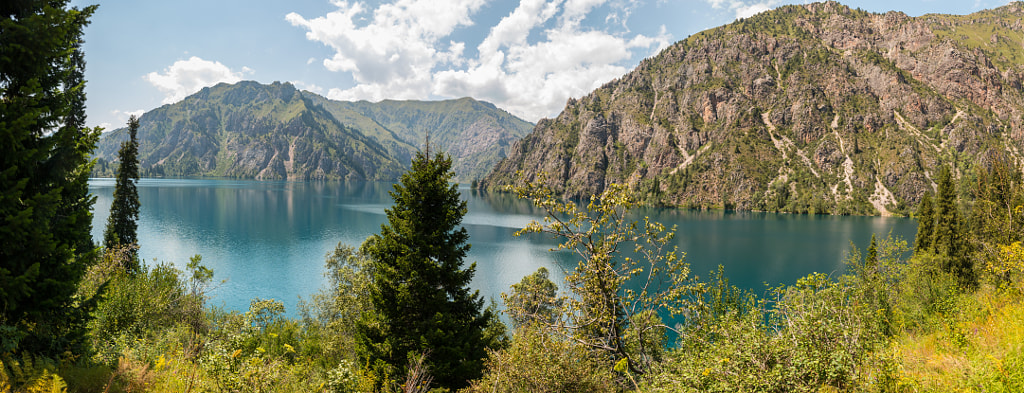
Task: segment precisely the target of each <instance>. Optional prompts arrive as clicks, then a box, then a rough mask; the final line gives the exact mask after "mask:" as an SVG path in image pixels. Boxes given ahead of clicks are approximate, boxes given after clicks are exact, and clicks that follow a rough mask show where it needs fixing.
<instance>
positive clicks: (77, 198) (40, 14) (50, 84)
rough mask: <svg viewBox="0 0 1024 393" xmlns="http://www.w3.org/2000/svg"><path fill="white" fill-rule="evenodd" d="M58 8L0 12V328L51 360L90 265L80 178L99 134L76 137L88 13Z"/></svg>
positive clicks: (74, 313) (41, 4) (13, 7)
mask: <svg viewBox="0 0 1024 393" xmlns="http://www.w3.org/2000/svg"><path fill="white" fill-rule="evenodd" d="M67 3H68V2H67V1H66V0H63V1H62V0H56V1H36V0H26V1H5V2H3V3H0V137H2V140H3V142H0V239H3V240H2V241H3V244H2V246H0V261H3V263H2V265H0V325H15V328H17V329H19V330H23V331H25V332H26V333H27V336H25V337H26V338H25V340H24V341H22V342H21V347H22V348H23V349H28V350H34V351H44V352H51V353H59V351H62V350H63V349H65V348H66V346H67V345H68V344H69V342H68V341H67V340H72V341H73V340H75V337H74V335H75V334H78V333H81V331H82V330H81V321H82V317H84V316H83V315H82V312H81V309H80V308H79V307H77V306H76V305H75V302H74V301H73V299H72V296H73V295H74V293H75V290H76V288H77V285H78V282H79V281H80V280H81V277H82V275H83V274H84V272H85V269H86V267H87V266H88V265H89V264H90V263H91V261H92V260H94V258H95V245H94V244H93V241H92V235H91V232H92V230H91V229H92V211H91V210H92V204H93V202H94V201H95V199H94V198H93V197H91V196H90V195H89V188H88V176H89V171H90V169H91V167H92V163H91V161H90V160H89V154H90V152H91V151H92V149H93V148H94V147H95V146H96V141H97V140H98V138H99V133H100V131H99V130H98V129H93V128H86V127H85V80H84V71H85V60H84V55H83V53H82V48H81V44H82V30H83V28H84V27H85V26H86V25H87V24H88V18H89V16H90V15H92V13H93V12H94V11H95V6H91V7H86V8H84V9H77V8H67V5H68V4H67ZM30 326H31V329H30V328H29V327H30ZM8 344H9V343H8Z"/></svg>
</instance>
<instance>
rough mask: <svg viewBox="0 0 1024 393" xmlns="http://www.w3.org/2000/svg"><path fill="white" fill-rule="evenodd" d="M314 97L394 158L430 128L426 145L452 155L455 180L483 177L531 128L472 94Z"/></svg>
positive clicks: (409, 150) (420, 143) (418, 143)
mask: <svg viewBox="0 0 1024 393" xmlns="http://www.w3.org/2000/svg"><path fill="white" fill-rule="evenodd" d="M321 98H322V97H321ZM318 102H320V103H321V104H322V105H323V106H324V108H325V109H327V111H329V112H331V113H332V114H334V115H335V117H337V118H338V119H339V120H341V121H342V122H346V120H348V121H351V122H352V123H347V122H346V124H358V126H357V127H358V128H359V129H360V130H363V132H364V133H366V134H367V135H370V136H372V137H374V138H375V139H377V141H378V142H380V143H381V145H383V146H385V147H388V148H389V151H392V153H393V154H395V156H396V157H403V158H404V157H407V156H410V155H411V154H412V153H413V152H414V151H415V149H416V148H418V147H422V146H423V143H424V140H425V136H426V134H427V133H428V132H429V133H430V144H431V148H436V149H439V150H442V151H445V152H447V153H448V154H451V156H452V160H453V164H454V165H453V167H454V168H453V169H454V170H455V174H456V177H457V179H456V180H460V181H470V180H475V179H480V178H483V177H484V176H485V175H486V174H487V173H488V172H489V171H490V169H491V168H493V167H494V165H495V164H497V163H498V161H499V160H500V159H502V158H504V157H505V155H506V153H507V150H508V148H510V147H511V146H512V144H513V143H514V142H515V141H517V140H519V139H520V138H522V137H523V136H526V134H528V133H529V132H530V131H531V130H532V129H533V124H531V123H529V122H526V121H524V120H522V119H519V118H517V117H515V116H513V115H512V114H510V113H508V112H505V111H504V110H501V109H498V108H497V107H495V106H494V105H492V104H490V103H486V102H481V101H477V100H474V99H472V98H461V99H457V100H447V101H392V100H384V101H381V102H379V103H371V102H367V101H358V102H345V101H331V100H327V99H323V100H322V101H318ZM360 116H361V117H363V118H365V119H367V120H368V121H366V120H362V119H359V117H360ZM405 161H408V159H406V160H405ZM405 161H403V162H405Z"/></svg>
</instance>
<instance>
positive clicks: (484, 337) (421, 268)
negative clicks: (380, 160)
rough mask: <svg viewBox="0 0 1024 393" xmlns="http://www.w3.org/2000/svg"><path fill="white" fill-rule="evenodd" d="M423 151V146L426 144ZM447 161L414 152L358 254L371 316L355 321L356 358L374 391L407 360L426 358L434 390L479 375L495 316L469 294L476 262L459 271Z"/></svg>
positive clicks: (458, 233)
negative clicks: (364, 264) (366, 272)
mask: <svg viewBox="0 0 1024 393" xmlns="http://www.w3.org/2000/svg"><path fill="white" fill-rule="evenodd" d="M428 149H429V146H428ZM451 165H452V164H451V159H450V158H449V157H447V156H446V155H444V154H438V155H435V156H433V157H431V156H430V154H429V150H428V151H427V152H422V151H421V152H419V153H417V154H416V157H415V158H414V159H413V162H412V169H410V171H409V172H407V173H406V174H404V175H402V178H401V182H400V183H397V184H395V185H394V191H392V192H391V197H392V198H394V200H395V204H394V206H392V207H391V208H389V209H387V217H388V222H387V223H386V224H384V225H381V232H380V234H376V235H373V236H371V237H370V238H368V239H367V240H366V242H365V243H364V244H363V246H362V249H361V251H362V253H364V254H365V255H367V256H368V257H370V259H371V260H372V268H371V271H372V274H373V280H372V283H371V285H370V287H369V296H370V300H371V303H372V310H370V311H369V312H365V313H363V315H362V318H361V319H360V320H359V323H358V329H357V332H358V333H357V342H358V351H359V356H360V359H361V360H362V361H363V362H365V363H366V364H369V365H370V366H369V367H370V369H371V373H373V375H374V376H375V377H376V378H377V380H378V384H379V385H380V386H382V385H384V384H387V383H388V381H389V380H391V379H393V378H395V377H396V376H399V375H404V374H407V373H408V371H409V370H408V369H406V368H405V367H406V363H407V361H408V359H410V358H412V357H416V356H421V355H423V354H428V355H427V356H428V358H427V361H426V365H427V367H428V368H429V370H430V373H431V375H432V376H433V377H434V382H436V383H437V384H438V385H440V386H441V387H445V388H450V389H457V388H461V387H464V386H466V384H467V383H468V381H469V380H472V379H475V378H477V377H479V376H480V373H481V370H482V368H483V360H484V358H485V357H486V349H487V348H495V347H497V346H498V345H500V338H499V337H492V336H489V335H488V334H485V333H487V332H489V330H488V329H487V327H488V325H489V324H491V321H492V319H494V318H495V316H494V315H493V314H492V313H491V312H490V310H482V307H483V300H482V299H480V297H479V294H478V293H477V292H476V291H473V292H470V289H469V287H468V286H469V283H470V281H471V280H472V278H473V273H474V272H475V269H476V264H475V263H474V264H471V265H470V266H469V267H468V268H466V269H463V267H462V260H463V258H464V257H465V255H466V252H467V251H468V250H469V247H470V246H469V244H468V243H467V240H468V239H469V234H468V233H467V232H466V229H465V228H462V227H461V226H460V223H461V221H462V217H463V216H464V215H465V214H466V209H467V208H466V202H465V201H462V200H460V197H459V191H458V188H457V187H456V185H453V184H449V183H448V181H449V180H450V179H451V178H452V176H453V173H452V172H451Z"/></svg>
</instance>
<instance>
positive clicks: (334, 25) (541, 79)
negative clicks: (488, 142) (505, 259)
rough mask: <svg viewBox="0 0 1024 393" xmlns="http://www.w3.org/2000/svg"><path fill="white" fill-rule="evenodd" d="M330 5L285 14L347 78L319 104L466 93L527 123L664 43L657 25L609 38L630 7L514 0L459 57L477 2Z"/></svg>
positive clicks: (592, 0)
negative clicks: (460, 34)
mask: <svg viewBox="0 0 1024 393" xmlns="http://www.w3.org/2000/svg"><path fill="white" fill-rule="evenodd" d="M334 4H335V5H336V6H337V7H338V10H336V11H333V12H330V13H328V14H327V15H325V16H320V17H316V18H310V19H307V18H304V17H302V16H301V15H298V14H296V13H290V14H288V15H287V16H286V17H285V19H286V20H287V21H288V22H290V23H291V24H292V25H294V26H298V27H302V28H305V29H306V30H307V33H306V37H307V38H308V39H309V40H313V41H318V42H321V43H323V44H325V45H327V46H328V47H330V48H331V49H332V50H334V52H335V53H334V55H333V56H332V57H330V58H328V59H325V60H324V62H323V64H324V67H326V68H327V69H328V70H331V71H337V72H347V73H351V75H352V77H353V80H354V81H355V85H354V86H352V87H349V88H331V89H329V91H328V94H327V96H328V97H329V98H332V99H343V100H358V99H366V100H381V99H385V98H393V99H427V98H430V97H462V96H472V97H475V98H479V99H483V100H487V101H491V102H493V103H495V104H497V105H499V106H501V107H503V108H505V109H507V110H509V111H510V112H512V113H514V114H516V115H519V116H522V117H524V118H526V119H528V120H531V121H536V120H537V119H539V118H541V117H546V116H553V115H555V114H557V113H558V111H559V110H560V109H561V108H562V107H563V106H564V105H565V101H566V100H567V99H568V98H569V97H573V96H577V97H578V96H581V95H583V94H585V93H587V92H589V91H591V90H593V89H594V88H596V87H599V86H600V85H602V84H604V83H605V82H607V81H609V80H611V79H613V78H615V77H618V76H621V75H622V74H624V73H625V72H626V71H627V68H626V67H627V66H628V65H629V64H628V62H629V61H631V60H633V59H634V58H635V57H636V55H637V54H639V55H641V56H647V55H651V54H654V53H656V51H658V50H661V49H662V48H664V47H666V46H668V44H669V42H670V38H671V37H670V36H669V35H668V34H667V33H666V30H665V29H664V27H662V29H661V31H660V33H659V35H658V36H656V37H648V36H644V35H640V34H633V35H630V34H629V33H628V31H627V32H625V33H623V32H618V33H616V32H613V30H621V29H619V28H617V27H613V26H610V25H609V23H613V22H619V23H622V24H623V26H624V25H625V22H626V21H625V18H628V15H629V14H630V11H631V8H632V7H636V6H637V4H638V3H637V2H636V1H631V0H627V1H622V0H611V1H609V0H521V1H520V2H519V4H518V6H517V7H516V8H515V9H514V10H513V11H512V12H510V13H509V14H508V15H507V16H505V17H504V18H502V19H501V20H500V21H499V22H498V23H497V24H496V25H495V26H493V27H491V29H490V33H489V34H488V35H487V37H486V38H484V39H483V40H482V42H480V43H479V45H477V47H476V49H477V51H476V52H477V53H476V57H475V58H466V57H465V54H464V52H465V47H466V44H465V43H464V42H458V41H454V40H452V39H451V37H450V36H451V35H452V33H453V32H455V31H456V30H457V29H458V28H460V27H465V26H470V25H472V24H473V23H474V22H473V20H472V16H473V14H474V13H475V12H476V11H478V10H479V9H480V7H481V5H482V0H434V1H415V0H397V1H395V2H394V3H391V4H383V5H380V6H379V7H377V8H376V9H374V10H369V9H367V6H366V5H365V4H364V3H349V2H347V1H336V2H335V3H334ZM598 12H606V13H607V14H606V15H603V16H602V15H594V14H596V13H598ZM602 22H603V23H604V25H602V24H601V23H602Z"/></svg>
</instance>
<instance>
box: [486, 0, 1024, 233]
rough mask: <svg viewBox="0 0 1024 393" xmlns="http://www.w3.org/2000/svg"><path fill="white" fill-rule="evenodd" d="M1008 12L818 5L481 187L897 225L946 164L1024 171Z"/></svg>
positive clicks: (606, 113)
mask: <svg viewBox="0 0 1024 393" xmlns="http://www.w3.org/2000/svg"><path fill="white" fill-rule="evenodd" d="M1019 9H1020V3H1015V4H1011V5H1009V6H1007V7H1001V8H999V9H995V10H989V11H982V12H979V13H975V14H971V15H966V16H956V15H926V16H922V17H916V18H912V17H908V16H906V15H905V14H902V13H896V12H890V13H886V14H874V13H868V12H865V11H861V10H856V9H850V8H849V7H847V6H844V5H842V4H839V3H836V2H825V3H814V4H807V5H791V6H784V7H779V8H777V9H775V10H771V11H766V12H763V13H760V14H757V15H755V16H752V17H750V18H746V19H740V20H737V21H736V22H733V23H731V24H729V25H726V26H722V27H718V28H714V29H710V30H706V31H703V32H700V33H698V34H695V35H693V36H691V37H689V38H688V39H686V40H683V41H679V42H677V43H675V44H673V45H671V46H669V47H668V48H666V49H665V50H663V51H662V52H661V53H659V54H658V55H656V56H654V57H651V58H648V59H646V60H644V61H642V62H641V63H640V65H639V66H638V67H637V68H636V69H635V70H633V71H631V72H629V73H627V74H626V75H623V76H622V77H621V78H618V79H616V80H614V81H611V82H609V83H607V84H605V85H604V86H602V87H600V88H598V89H596V90H594V91H593V92H591V93H589V94H587V95H586V96H584V97H582V98H580V99H577V100H569V102H568V103H567V105H566V108H565V110H563V111H562V113H561V114H559V115H558V116H557V117H556V118H555V119H551V120H546V121H542V122H540V123H539V124H538V125H537V127H536V128H535V130H534V132H533V133H531V134H530V135H528V136H527V137H525V138H524V139H523V140H522V141H520V142H519V143H517V144H516V146H514V147H513V148H512V149H511V151H512V153H511V154H510V156H509V157H508V158H507V159H505V160H503V161H502V162H500V163H499V164H498V166H496V167H495V170H494V171H492V172H491V174H490V175H488V177H487V178H486V179H484V181H483V182H482V185H483V186H486V187H490V188H492V189H493V188H497V187H499V186H500V185H504V184H521V183H522V182H525V181H531V180H533V179H535V178H537V176H538V175H539V174H540V173H546V174H547V179H548V181H549V184H548V185H549V186H551V187H552V188H553V189H555V190H556V191H558V192H561V193H562V194H563V195H565V196H568V197H588V196H590V195H595V194H598V193H600V192H601V191H602V190H603V189H604V188H605V187H606V186H607V185H608V184H610V183H613V182H614V183H626V184H629V185H630V186H631V187H633V188H634V189H635V190H637V191H638V192H640V194H641V195H642V196H643V197H644V198H645V199H646V200H647V202H649V203H652V204H665V205H673V206H688V207H699V208H715V207H717V208H723V207H725V208H739V209H753V210H772V211H795V212H819V213H820V212H829V213H834V214H906V213H908V212H909V207H910V206H914V205H916V204H917V201H918V199H919V198H920V195H921V194H922V193H923V192H924V191H925V190H927V189H930V188H932V187H933V184H934V180H933V178H932V177H933V174H935V173H937V172H938V168H939V167H940V166H941V165H943V164H946V163H950V164H953V165H955V166H956V168H957V171H958V173H960V174H961V176H963V177H965V178H966V177H969V176H970V175H971V174H972V173H975V172H977V171H978V170H980V169H981V168H983V167H984V165H987V164H986V163H987V160H988V159H989V157H996V156H1004V157H1008V159H1010V160H1012V161H1013V162H1017V163H1019V165H1024V156H1022V155H1021V152H1024V121H1022V117H1024V90H1022V88H1021V81H1022V77H1021V76H1022V75H1024V65H1022V64H1024V50H1022V48H1021V46H1020V41H1019V37H1020V36H1021V35H1022V34H1024V28H1022V27H1021V22H1020V18H1019V17H1018V16H1017V14H1016V12H1018V10H1019ZM1012 37H1017V39H1016V41H1015V40H1014V39H1013V38H1012ZM517 171H522V173H523V174H524V177H523V178H513V177H512V176H513V174H515V173H517Z"/></svg>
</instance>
